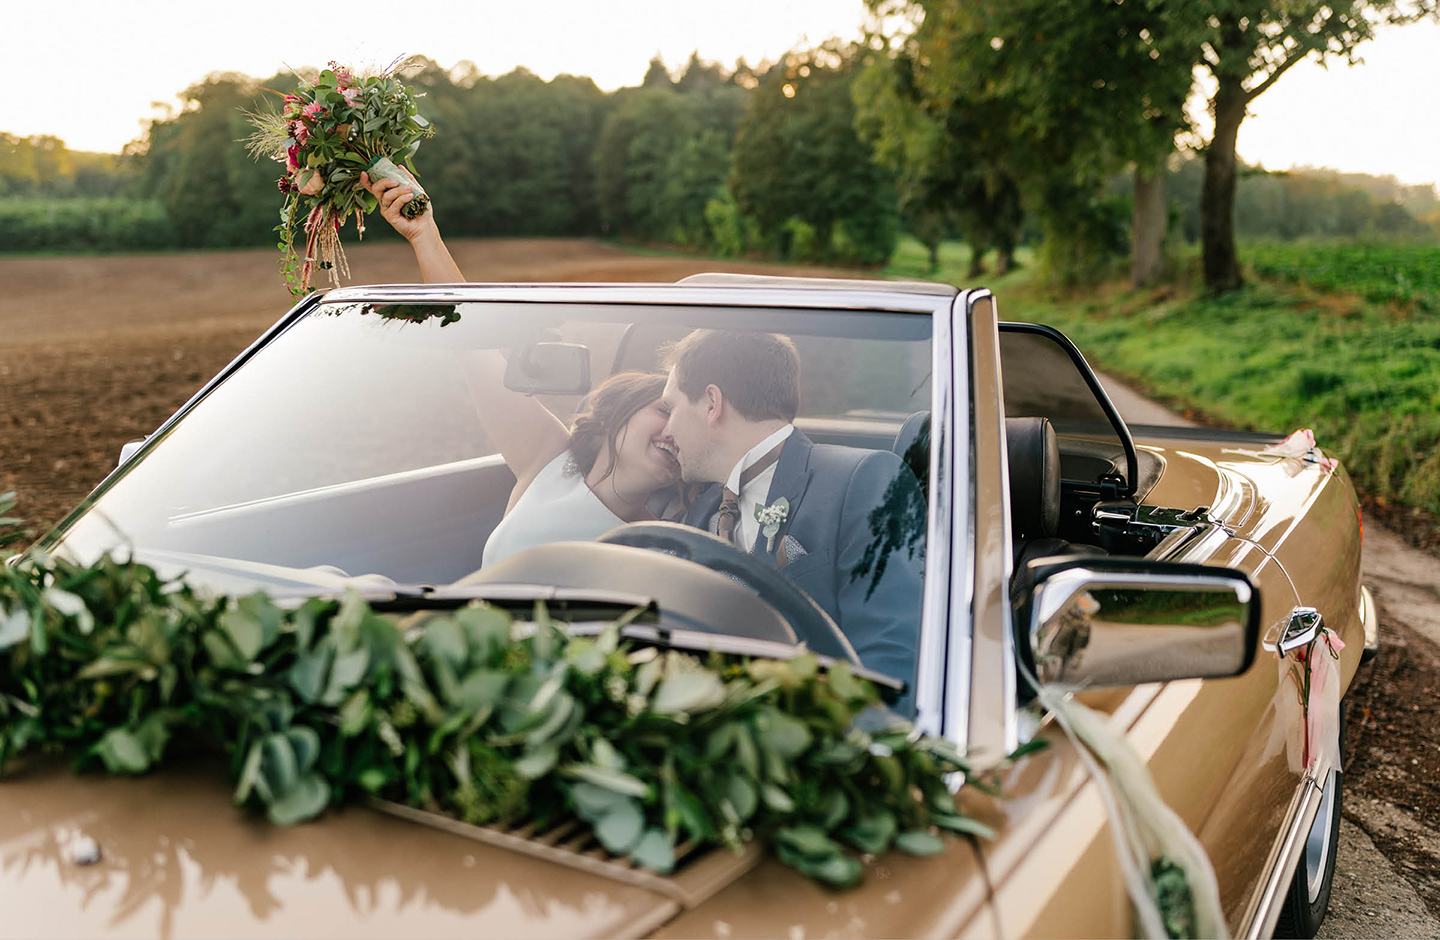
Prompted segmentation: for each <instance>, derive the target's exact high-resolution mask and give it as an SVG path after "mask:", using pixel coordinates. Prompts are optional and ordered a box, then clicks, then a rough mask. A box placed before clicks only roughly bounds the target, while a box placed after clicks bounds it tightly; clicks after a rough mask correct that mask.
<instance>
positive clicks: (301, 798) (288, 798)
mask: <svg viewBox="0 0 1440 940" xmlns="http://www.w3.org/2000/svg"><path fill="white" fill-rule="evenodd" d="M329 802H330V785H329V784H328V783H326V782H325V778H324V777H321V776H320V775H319V774H317V773H309V774H306V775H305V776H303V777H300V778H298V779H297V780H296V781H295V784H294V786H292V787H291V788H290V789H288V790H286V791H285V792H283V793H281V794H280V795H279V797H278V798H277V799H275V800H272V801H271V802H270V805H269V806H268V807H267V808H266V815H268V816H269V817H270V821H271V822H272V823H274V824H275V825H277V826H289V825H292V824H294V823H297V822H303V821H304V820H307V819H313V818H314V817H316V816H318V815H320V813H321V812H322V811H324V809H325V805H326V804H327V803H329Z"/></svg>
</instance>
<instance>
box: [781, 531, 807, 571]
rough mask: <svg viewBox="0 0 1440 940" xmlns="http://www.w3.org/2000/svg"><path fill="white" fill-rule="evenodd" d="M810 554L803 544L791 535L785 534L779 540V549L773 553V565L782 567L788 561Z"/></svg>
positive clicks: (788, 562)
mask: <svg viewBox="0 0 1440 940" xmlns="http://www.w3.org/2000/svg"><path fill="white" fill-rule="evenodd" d="M808 554H810V553H809V552H807V551H805V546H804V545H801V544H800V540H799V539H797V538H796V537H795V536H793V535H787V536H785V537H784V538H783V539H781V540H780V549H779V551H777V552H776V553H775V566H776V567H777V568H784V567H785V566H786V565H788V564H790V562H792V561H794V560H795V559H797V558H801V557H803V556H805V555H808Z"/></svg>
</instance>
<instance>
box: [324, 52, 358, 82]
mask: <svg viewBox="0 0 1440 940" xmlns="http://www.w3.org/2000/svg"><path fill="white" fill-rule="evenodd" d="M329 65H330V71H332V72H334V73H335V80H336V81H337V82H339V83H340V87H341V88H344V87H345V86H346V85H353V84H355V76H354V75H352V74H350V70H349V69H347V68H346V67H345V66H343V65H340V64H339V63H337V62H336V61H335V60H334V59H331V60H330V62H329Z"/></svg>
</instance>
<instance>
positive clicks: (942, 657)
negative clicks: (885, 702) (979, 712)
mask: <svg viewBox="0 0 1440 940" xmlns="http://www.w3.org/2000/svg"><path fill="white" fill-rule="evenodd" d="M952 319H953V311H951V312H949V315H940V314H937V315H936V316H935V318H934V320H933V324H934V325H933V329H932V332H931V336H930V363H931V366H930V368H931V377H932V378H931V383H930V385H931V391H930V493H929V500H930V503H929V509H928V514H927V520H926V528H927V531H928V535H927V537H926V540H925V587H924V595H923V599H922V602H921V617H920V625H921V628H920V646H919V650H918V651H917V661H918V665H917V667H916V676H915V703H916V707H917V709H918V713H917V716H916V719H915V723H916V726H917V727H919V728H920V729H921V730H923V731H925V732H926V733H929V734H942V735H949V736H950V737H951V738H952V740H954V741H955V743H956V744H957V745H959V746H960V747H962V748H963V747H964V745H965V723H964V720H963V719H964V713H963V712H962V714H961V720H960V721H959V722H958V723H957V722H952V721H950V720H949V715H948V713H947V712H946V708H945V704H946V699H947V695H946V693H947V688H948V686H949V685H950V684H951V683H952V682H953V681H955V680H956V679H957V678H958V680H959V681H961V682H963V683H964V686H965V689H964V692H965V694H964V695H963V696H962V697H961V700H962V701H964V702H968V700H969V678H970V673H969V670H968V668H961V669H958V670H957V669H955V668H953V667H952V666H951V661H952V657H954V656H957V655H959V656H961V658H962V660H963V662H964V663H965V664H967V665H968V663H969V653H968V649H964V647H965V646H966V643H967V642H968V639H969V637H968V634H966V633H965V631H964V630H963V629H951V624H952V619H951V613H952V610H953V607H952V603H951V581H952V567H951V566H952V561H951V546H952V545H953V544H954V540H955V537H956V533H957V532H959V531H962V528H961V527H962V526H965V527H966V528H968V525H969V523H968V517H969V512H968V508H969V504H968V503H965V502H963V501H961V500H957V499H956V498H955V493H956V492H958V484H956V483H955V482H954V481H955V479H956V477H957V476H959V477H962V478H966V479H968V476H969V474H968V472H967V471H966V470H964V469H963V468H961V467H958V466H957V464H958V463H959V461H957V460H956V459H955V441H956V436H957V435H956V428H955V425H956V423H957V421H958V416H959V413H958V412H957V409H956V404H955V400H956V389H957V388H967V387H968V385H967V383H966V381H964V378H965V376H966V375H968V371H969V370H968V368H967V367H966V365H965V357H964V356H959V355H956V354H955V349H954V342H955V340H954V337H955V332H954V329H953V326H952ZM965 411H966V412H967V413H968V411H969V409H968V407H967V408H965ZM957 513H958V514H959V515H960V516H961V518H957V516H956V514H957ZM962 649H964V651H963V653H962Z"/></svg>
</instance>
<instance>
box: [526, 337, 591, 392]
mask: <svg viewBox="0 0 1440 940" xmlns="http://www.w3.org/2000/svg"><path fill="white" fill-rule="evenodd" d="M505 387H506V388H508V389H510V390H511V391H512V392H520V393H522V394H525V395H584V394H585V393H586V392H589V391H590V348H589V347H588V346H581V345H578V344H576V343H527V344H526V345H524V346H521V347H519V348H518V349H516V350H514V351H513V352H512V353H511V354H510V360H509V362H507V363H506V365H505Z"/></svg>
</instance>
